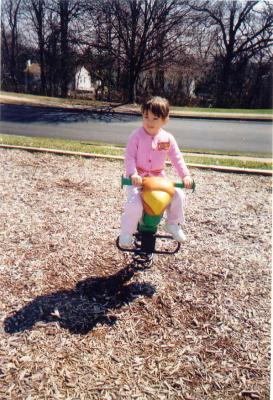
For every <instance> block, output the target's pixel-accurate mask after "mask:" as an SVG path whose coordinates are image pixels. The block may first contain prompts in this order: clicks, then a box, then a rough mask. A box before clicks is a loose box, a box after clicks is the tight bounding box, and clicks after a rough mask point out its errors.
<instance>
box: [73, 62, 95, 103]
mask: <svg viewBox="0 0 273 400" xmlns="http://www.w3.org/2000/svg"><path fill="white" fill-rule="evenodd" d="M75 95H76V96H77V97H88V98H91V99H92V100H95V98H96V87H95V86H94V85H93V84H92V81H91V76H90V73H89V72H88V71H87V69H86V68H85V67H80V68H78V69H77V71H76V74H75Z"/></svg>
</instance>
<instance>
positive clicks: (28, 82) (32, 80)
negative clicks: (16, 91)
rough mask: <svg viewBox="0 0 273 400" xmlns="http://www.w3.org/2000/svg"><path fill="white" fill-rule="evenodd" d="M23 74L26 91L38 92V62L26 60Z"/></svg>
mask: <svg viewBox="0 0 273 400" xmlns="http://www.w3.org/2000/svg"><path fill="white" fill-rule="evenodd" d="M24 74H25V90H26V92H39V90H40V84H41V67H40V64H37V63H31V60H28V61H27V66H26V69H25V70H24Z"/></svg>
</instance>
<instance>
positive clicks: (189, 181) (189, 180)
mask: <svg viewBox="0 0 273 400" xmlns="http://www.w3.org/2000/svg"><path fill="white" fill-rule="evenodd" d="M183 182H184V186H185V188H186V189H191V187H192V184H193V179H192V177H191V176H190V175H187V176H185V178H184V179H183Z"/></svg>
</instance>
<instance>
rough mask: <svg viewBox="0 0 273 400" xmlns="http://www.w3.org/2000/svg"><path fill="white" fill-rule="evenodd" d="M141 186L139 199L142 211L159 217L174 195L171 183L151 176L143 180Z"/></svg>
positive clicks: (165, 179)
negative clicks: (141, 203) (141, 202)
mask: <svg viewBox="0 0 273 400" xmlns="http://www.w3.org/2000/svg"><path fill="white" fill-rule="evenodd" d="M142 185H143V189H142V192H141V197H142V201H143V208H144V211H145V212H146V213H147V214H149V215H153V216H159V215H161V214H162V213H163V212H164V210H165V209H166V208H167V207H168V205H169V204H170V202H171V200H172V197H173V195H174V193H175V188H174V184H173V182H171V181H170V180H169V179H168V178H163V177H159V176H153V177H145V178H143V180H142Z"/></svg>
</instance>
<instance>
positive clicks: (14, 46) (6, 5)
mask: <svg viewBox="0 0 273 400" xmlns="http://www.w3.org/2000/svg"><path fill="white" fill-rule="evenodd" d="M21 1H22V0H3V1H2V4H1V11H2V12H1V39H2V47H3V48H2V67H3V66H4V71H3V70H2V73H3V72H4V74H7V75H8V76H9V79H8V80H9V81H10V83H11V85H12V89H13V90H15V91H17V90H18V83H19V82H18V73H19V71H18V54H19V43H18V42H19V33H18V24H19V18H20V13H21V8H20V6H21ZM3 64H4V65H3Z"/></svg>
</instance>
